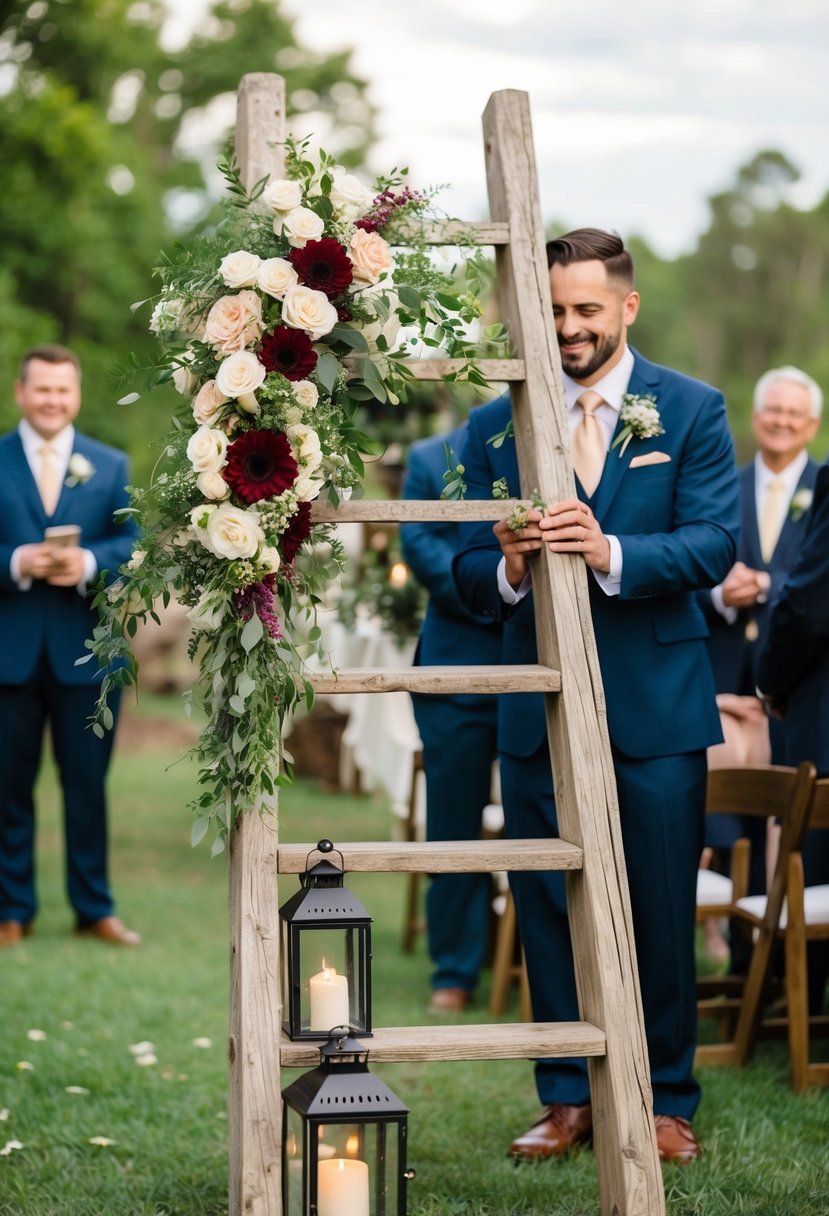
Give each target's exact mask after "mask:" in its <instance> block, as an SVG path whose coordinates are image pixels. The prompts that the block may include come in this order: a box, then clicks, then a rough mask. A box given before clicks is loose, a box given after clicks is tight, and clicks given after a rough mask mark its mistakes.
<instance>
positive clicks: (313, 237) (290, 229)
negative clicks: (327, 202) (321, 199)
mask: <svg viewBox="0 0 829 1216" xmlns="http://www.w3.org/2000/svg"><path fill="white" fill-rule="evenodd" d="M324 231H325V224H324V223H323V222H322V220H321V219H320V217H319V216H318V215H317V213H316V211H312V210H311V209H310V207H295V208H294V210H293V211H289V212H288V214H287V215H286V216H285V218H284V219H283V221H282V233H283V235H284V236H286V237H287V238H288V244H289V245H293V247H294V249H302V248H303V246H305V245H307V244H308V242H309V241H318V240H319V239H320V237H321V236H322V234H323V232H324Z"/></svg>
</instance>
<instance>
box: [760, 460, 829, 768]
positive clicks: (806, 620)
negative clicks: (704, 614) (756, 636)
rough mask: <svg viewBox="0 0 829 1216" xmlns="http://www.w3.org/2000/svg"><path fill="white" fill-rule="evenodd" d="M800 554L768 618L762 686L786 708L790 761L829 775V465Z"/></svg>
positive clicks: (819, 484) (823, 472) (817, 487)
mask: <svg viewBox="0 0 829 1216" xmlns="http://www.w3.org/2000/svg"><path fill="white" fill-rule="evenodd" d="M809 515H810V520H809V527H808V531H807V534H806V538H805V540H804V543H803V548H802V551H801V554H800V558H799V560H798V562H797V563H796V565H795V566H794V568H793V569H792V572H791V574H790V575H789V577H788V579H787V580H786V582H785V583H784V585H783V588H782V590H781V592H780V595H779V597H778V599H777V602H776V603H775V604H774V605H773V606H772V610H771V617H770V620H769V630H768V644H767V646H766V648H765V650H764V652H763V653H762V654H761V656H760V663H759V668H758V673H757V677H758V684H759V686H760V688H761V689H762V691H763V692H764V693H766V694H767V695H769V696H772V697H773V698H774V700H775V702H777V703H778V704H780V705H783V706H785V709H786V717H785V720H784V724H785V727H786V730H785V740H786V757H785V758H786V761H787V763H789V764H799V763H800V761H801V760H812V761H814V763H815V765H816V767H817V770H818V772H819V773H821V774H826V773H829V464H824V465H823V466H822V467H821V468H820V469H819V471H818V475H817V480H816V483H815V498H814V502H813V504H812V508H811V510H810V512H809Z"/></svg>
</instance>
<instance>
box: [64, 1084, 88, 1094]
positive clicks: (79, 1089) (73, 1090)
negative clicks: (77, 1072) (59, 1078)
mask: <svg viewBox="0 0 829 1216" xmlns="http://www.w3.org/2000/svg"><path fill="white" fill-rule="evenodd" d="M64 1092H65V1093H67V1094H88V1093H89V1090H88V1089H84V1087H83V1086H82V1085H67V1086H66V1089H65V1091H64Z"/></svg>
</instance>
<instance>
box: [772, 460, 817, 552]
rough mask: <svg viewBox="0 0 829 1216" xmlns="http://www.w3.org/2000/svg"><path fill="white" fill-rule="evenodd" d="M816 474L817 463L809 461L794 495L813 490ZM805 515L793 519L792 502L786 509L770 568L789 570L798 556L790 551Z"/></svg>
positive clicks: (804, 467)
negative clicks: (780, 565)
mask: <svg viewBox="0 0 829 1216" xmlns="http://www.w3.org/2000/svg"><path fill="white" fill-rule="evenodd" d="M816 474H817V463H816V462H815V461H812V460H807V462H806V464H805V465H804V466H803V471H802V473H801V474H800V479H799V480H798V483H797V486H796V487H795V491H794V493H795V494H797V492H798V490H811V489H813V488H814V484H815V476H816ZM793 497H794V494H793V495H792V498H793ZM805 514H806V512H805V511H804V512H803V515H805ZM803 515H800V516H798V518H797V519H793V518H792V510H791V502H790V503H789V506H788V507H787V508H786V517H785V519H784V520H783V527H782V528H781V529H780V535H779V536H778V538H777V544H776V545H775V546H774V553H773V554H772V557H771V561H770V562H769V565H770V566H775V565H778V564H782V565H784V566H785V567H786V568H788V567H789V566H791V565H792V563H793V559H794V557H795V556H796V554H795V553H792V554H791V555H790V553H789V550H790V549H791V547H792V544H793V542H794V541H795V540H796V539H797V536H798V534H799V533H801V528H802V525H801V520H802V519H803Z"/></svg>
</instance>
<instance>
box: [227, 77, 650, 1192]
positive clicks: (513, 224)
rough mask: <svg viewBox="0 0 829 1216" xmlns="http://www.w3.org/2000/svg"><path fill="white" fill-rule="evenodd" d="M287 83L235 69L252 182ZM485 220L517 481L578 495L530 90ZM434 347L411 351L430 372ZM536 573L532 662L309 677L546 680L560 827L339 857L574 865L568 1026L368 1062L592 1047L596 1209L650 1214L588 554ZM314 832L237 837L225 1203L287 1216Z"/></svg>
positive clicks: (507, 687) (268, 151) (357, 684)
mask: <svg viewBox="0 0 829 1216" xmlns="http://www.w3.org/2000/svg"><path fill="white" fill-rule="evenodd" d="M283 97H284V92H283V82H282V80H281V79H280V78H279V77H276V76H271V75H264V74H257V75H250V76H245V77H244V78H243V80H242V82H241V86H240V91H239V99H238V116H237V136H236V148H237V158H238V161H239V165H240V169H241V171H242V177H243V180H244V181H245V182H246V183H247V184H248V185H249V186H250V185H251V184H253V183H254V182H255V181H257V180H259V179H260V178H261V177H263V176H264V175H265V174H266V173H271V174H276V175H278V174H279V173H280V172H281V155H282V153H281V147H280V144H281V141H282V140H283V138H284V103H283ZM484 140H485V146H486V166H487V181H488V186H489V197H490V207H491V211H492V222H491V223H488V224H479V225H475V224H463V225H461V226H460V227H462V229H463V233H464V242H465V243H469V242H472V243H477V244H481V245H484V244H486V245H494V246H495V248H496V259H497V269H498V282H499V295H500V304H501V313H502V316H503V318H504V321H505V324H506V326H507V329H508V331H509V333H510V337H511V341H512V346H513V349H514V350H515V351H516V354H517V356H518V357H517V358H516V359H514V360H507V361H500V362H498V363H495V364H491V365H487V364H486V363H484V364H483V367H484V370H485V374H487V375H489V376H490V377H491V378H492V379H493V380H507V381H509V382H510V383H511V385H512V397H513V418H514V424H515V438H516V443H517V444H518V457H519V465H520V468H521V477H522V492H523V494H524V496H525V497H526V498H528V497H529V495H530V493H531V492H532V490H533V489H535V488H537V489H538V490H539V492H540V493H541V496H542V497H543V498H544V499H545V500H547V501H549V502H552V501H555V500H557V499H561V498H564V497H570V496H572V495H573V494H574V486H573V479H572V473H571V470H570V464H569V457H568V449H569V443H568V440H567V431H566V419H565V412H564V404H563V396H562V390H561V380H560V373H559V358H558V347H557V344H556V342H555V337H554V331H553V326H552V324H551V314H550V302H549V280H548V275H547V267H546V259H545V256H544V235H543V229H542V226H541V219H540V211H539V205H538V189H537V182H536V172H535V159H534V151H533V142H532V131H531V126H530V114H529V104H528V99H527V95H526V94H524V93H521V92H515V91H507V92H501V93H496V94H494V95H493V96H492V97H491V98H490V101H489V104H488V105H487V108H486V111H485V114H484ZM458 227H459V226H458V225H457V224H454V225H451V224H450V225H443V226H440V225H438V226H433V227H432V229H431V231H430V233H429V235H430V239H431V240H432V241H433V242H434V243H436V244H440V243H443V244H451V243H453V242H454V243H457V240H458ZM445 371H446V364H445V362H444V363H442V362H440V361H437V360H435V361H429V362H424V363H421V364H420V365H418V368H417V372H416V374H417V375H418V376H419V377H420V378H422V379H438V378H439V377H440V376H441V375H442V374H444V373H445ZM506 509H507V508H506V507H505V504H503V503H497V502H463V503H435V502H413V501H407V502H387V503H377V502H365V501H363V502H356V503H345V504H342V505H341V506H340V507H339V508H338V509H337V510H336V511H333V510H332V509H331V508H329V507H328V506H327V505H324V504H318V505H317V506H316V509H315V518H316V519H318V520H322V519H332V518H336V519H338V520H358V519H361V520H376V521H388V520H434V519H438V518H447V517H450V518H455V519H464V520H495V519H497V518H499V517H501V516H502V515H503V514H504V512H505V510H506ZM533 586H534V590H535V598H536V620H537V626H536V628H537V632H538V652H539V656H540V663H539V665H537V666H533V667H523V668H515V667H513V668H510V667H501V668H497V669H495V670H492V669H482V668H466V669H464V668H458V667H452V668H431V669H429V668H418V669H414V670H406V671H399V672H378V671H375V670H373V671H362V672H361V671H341V672H340V673H339V674H338V676H337V677H331V678H328V677H326V678H320V679H318V680H316V681H315V684H316V687H317V689H318V691H320V692H323V691H324V692H326V693H331V692H336V691H340V692H354V691H361V692H379V691H388V690H390V689H406V690H415V689H416V690H417V691H418V692H432V693H437V692H450V691H453V692H454V691H466V692H476V691H482V692H483V691H486V692H492V691H497V692H515V691H541V692H544V693H545V694H546V704H547V722H548V734H549V739H550V749H551V756H552V763H553V771H554V773H555V779H556V794H557V803H558V814H559V822H560V825H561V830H562V833H563V837H564V838H563V839H562V840H535V841H528V840H523V841H516V840H496V841H471V842H456V843H452V844H446V843H441V844H430V843H406V844H400V843H397V844H393V843H369V844H344V843H342V842H340V841H338V842H337V844H338V847H340V848H341V849H342V852H343V855H344V859H345V866H346V869H347V870H351V871H387V872H388V871H401V872H416V871H419V872H429V873H435V872H436V871H495V870H521V869H545V870H551V869H561V870H565V871H567V872H568V906H569V909H570V920H571V926H572V929H571V931H572V936H573V946H574V954H575V959H576V978H577V984H578V990H579V996H580V1005H581V1010H582V1016H583V1018H584V1020H583V1021H581V1022H573V1023H550V1024H544V1023H531V1024H527V1025H520V1024H519V1025H515V1024H514V1025H483V1026H447V1027H434V1028H432V1027H429V1028H424V1027H416V1028H405V1027H403V1028H401V1027H397V1028H393V1029H385V1030H384V1029H379V1030H376V1031H375V1034H374V1037H373V1038H372V1040H371V1058H372V1060H373V1061H391V1060H396V1061H400V1060H462V1059H515V1058H528V1059H534V1058H539V1057H543V1056H587V1057H588V1060H589V1071H590V1087H591V1098H592V1103H593V1112H594V1127H595V1133H594V1137H595V1138H594V1146H595V1155H596V1162H597V1168H598V1175H599V1192H600V1203H601V1212H602V1213H603V1214H604V1216H611V1214H613V1216H660V1214H662V1213H664V1211H665V1200H664V1192H663V1187H662V1177H661V1171H660V1167H659V1161H658V1157H657V1151H656V1141H655V1136H654V1131H653V1122H652V1119H651V1113H650V1110H651V1100H650V1098H651V1095H650V1084H649V1079H648V1069H647V1055H646V1047H645V1039H644V1032H643V1029H642V1009H641V1002H640V998H639V990H638V983H637V979H636V963H635V952H634V946H633V936H632V929H631V919H630V908H629V902H628V894H627V883H626V877H625V870H624V859H623V852H622V843H621V835H620V831H619V826H618V818H619V816H618V804H617V800H616V786H615V780H614V775H613V767H612V762H611V757H610V745H609V740H608V734H607V727H606V722H605V709H604V694H603V691H602V686H601V680H600V676H599V667H598V659H597V655H596V647H595V641H594V637H593V630H592V624H591V618H590V609H589V602H588V592H587V583H586V577H585V569H584V565H583V563H581V562H579V561H578V560H576V559H572V558H569V557H556V556H553V555H550V554H549V553H547V554H543V555H542V556H541V557H540V558H539V561H538V564H537V566H536V569H535V572H534V577H533ZM311 847H313V846H312V845H311V844H303V845H292V846H289V847H288V846H280V845H279V842H278V831H277V818H276V815H275V814H274V815H273V816H265V817H260V816H254V815H247V816H241V817H240V820H239V822H238V824H237V827H236V829H235V830H234V833H233V836H232V840H231V850H230V919H231V1011H230V1023H231V1024H230V1042H229V1056H230V1084H231V1091H230V1112H229V1113H230V1157H231V1161H230V1211H231V1216H241V1214H242V1213H253V1214H256V1216H281V1212H282V1197H281V1181H280V1118H281V1100H280V1079H279V1077H280V1067H281V1066H303V1067H305V1066H313V1065H315V1064H316V1063H318V1060H319V1053H318V1050H317V1048H316V1047H315V1046H314V1045H313V1044H310V1045H309V1044H307V1043H301V1042H298V1043H293V1042H291V1041H289V1040H288V1039H287V1038H285V1037H283V1036H282V1032H281V1020H282V1018H281V997H280V991H279V974H280V972H279V957H278V952H279V928H278V914H277V906H278V900H277V896H276V885H277V874H278V873H282V874H298V873H300V872H302V871H303V870H304V867H305V860H306V857H307V854H308V850H309V848H311Z"/></svg>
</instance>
